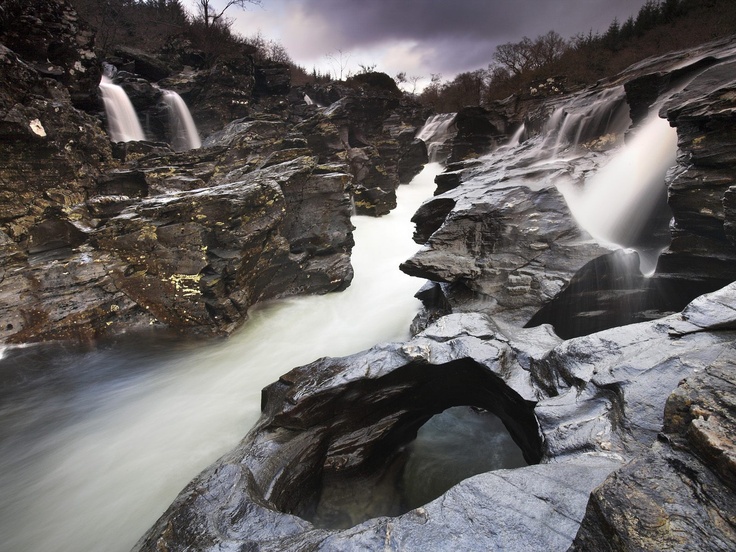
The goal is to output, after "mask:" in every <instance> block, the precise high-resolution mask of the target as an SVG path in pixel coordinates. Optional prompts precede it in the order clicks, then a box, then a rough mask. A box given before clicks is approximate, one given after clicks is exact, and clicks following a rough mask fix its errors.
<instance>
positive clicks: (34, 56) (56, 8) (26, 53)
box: [0, 0, 100, 109]
mask: <svg viewBox="0 0 736 552" xmlns="http://www.w3.org/2000/svg"><path fill="white" fill-rule="evenodd" d="M0 17H2V21H0V43H2V44H3V45H4V46H5V47H7V48H9V49H10V50H13V51H14V52H15V53H16V54H17V55H19V56H20V57H21V58H23V59H24V60H25V61H26V62H27V63H28V64H29V65H30V66H31V67H32V68H33V69H34V70H35V71H36V72H37V73H38V74H39V75H41V76H42V77H50V78H52V79H54V80H56V81H58V82H59V83H60V84H62V85H63V86H64V87H65V88H66V90H67V91H68V93H69V98H70V99H71V102H72V104H73V105H74V106H75V107H78V108H83V109H91V108H94V107H95V106H96V105H97V104H98V96H97V85H98V84H99V82H100V64H99V60H98V59H97V55H96V53H95V42H94V41H95V32H94V31H93V30H92V29H91V28H90V27H89V25H87V23H85V22H84V21H83V20H82V19H80V18H79V16H78V15H77V13H76V11H75V10H74V8H73V7H72V5H71V4H70V3H69V2H67V1H66V0H58V1H51V0H40V1H38V2H7V3H5V5H4V6H3V12H2V14H0ZM9 82H10V81H7V80H5V79H3V83H9Z"/></svg>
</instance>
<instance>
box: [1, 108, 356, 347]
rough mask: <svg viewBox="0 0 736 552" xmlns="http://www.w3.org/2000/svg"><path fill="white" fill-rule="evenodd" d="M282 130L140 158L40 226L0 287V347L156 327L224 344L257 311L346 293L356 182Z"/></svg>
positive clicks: (233, 131)
mask: <svg viewBox="0 0 736 552" xmlns="http://www.w3.org/2000/svg"><path fill="white" fill-rule="evenodd" d="M279 125H281V126H283V123H278V122H273V123H271V124H268V123H266V122H263V123H260V124H255V123H253V124H244V123H236V124H235V125H233V126H232V127H231V128H230V129H228V130H227V131H226V132H224V133H223V134H222V136H221V137H219V138H215V139H213V145H212V146H211V147H210V148H204V149H201V150H192V151H190V152H185V153H180V154H177V153H173V152H169V153H168V154H161V153H149V154H147V155H145V154H144V155H139V154H131V155H129V158H130V159H129V160H128V164H127V166H126V168H125V169H115V170H113V171H111V172H109V173H107V174H104V175H101V176H100V177H99V178H98V179H97V183H96V187H95V188H93V189H91V190H88V191H87V193H86V194H85V195H86V197H87V199H86V200H85V201H84V202H82V203H80V204H77V205H74V206H73V207H72V208H71V211H72V214H74V217H73V218H70V217H68V216H66V217H65V216H62V215H63V214H62V215H60V217H59V218H58V220H56V219H54V220H55V222H53V221H51V220H44V221H43V222H42V223H40V224H39V225H38V227H34V228H33V229H32V231H31V233H30V241H31V243H32V245H33V249H29V250H28V251H27V253H26V256H25V257H18V258H15V259H13V261H14V263H15V264H13V265H12V266H14V267H15V270H13V272H12V277H10V278H8V279H6V284H7V285H6V286H4V292H6V293H7V295H6V296H5V300H4V302H3V304H2V307H3V309H2V312H3V321H4V324H3V337H4V339H5V340H7V341H16V342H19V341H33V340H39V339H52V338H77V339H79V338H82V339H84V338H87V339H88V338H91V337H95V336H100V335H105V334H107V333H114V332H116V331H120V330H121V329H122V328H125V327H135V326H141V325H150V324H164V325H166V326H168V327H171V328H174V329H178V330H181V331H186V332H188V333H192V332H194V333H201V334H205V335H208V334H209V335H212V334H227V333H229V332H231V331H232V330H233V329H235V328H236V327H238V326H239V325H240V324H241V323H242V322H243V320H244V319H245V316H246V311H247V309H248V308H249V307H250V306H251V305H253V304H254V303H255V302H257V301H260V300H265V299H269V298H274V297H282V296H286V295H293V294H297V293H326V292H328V291H334V290H338V289H342V288H344V287H345V286H347V285H348V284H349V282H350V280H351V278H352V268H351V266H350V262H349V258H350V250H351V248H352V244H353V241H352V225H351V224H350V199H349V196H348V193H347V189H348V186H349V184H350V176H349V175H347V174H345V173H344V172H343V170H344V167H343V166H341V165H325V164H320V163H319V162H318V160H317V158H316V157H314V156H313V155H310V154H311V152H310V150H309V149H307V148H301V149H300V148H292V147H290V146H291V145H293V144H292V143H291V142H289V141H284V140H282V139H279V138H278V132H275V131H274V127H277V130H278V127H279ZM218 139H219V140H220V145H216V143H217V141H218ZM226 145H227V146H229V147H227V148H226ZM244 161H245V162H244ZM234 167H238V168H237V169H234ZM60 237H63V241H62V242H61V243H60V242H59V239H60ZM47 274H55V275H56V276H55V278H54V279H49V277H48V276H47ZM62 275H66V276H68V278H67V280H68V281H70V282H73V286H71V287H70V289H69V290H66V289H63V288H64V284H63V281H64V278H63V277H62ZM59 288H62V289H61V290H60V289H59ZM80 289H81V290H82V291H80ZM6 290H7V291H6ZM57 296H58V297H57ZM18 297H20V298H21V301H22V302H23V303H24V304H26V305H28V312H26V311H25V310H22V309H21V310H20V311H19V310H18V309H17V303H18ZM62 305H63V307H62Z"/></svg>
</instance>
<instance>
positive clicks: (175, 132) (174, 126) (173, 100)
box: [161, 90, 202, 151]
mask: <svg viewBox="0 0 736 552" xmlns="http://www.w3.org/2000/svg"><path fill="white" fill-rule="evenodd" d="M161 92H162V93H163V101H164V104H165V105H166V108H167V111H168V113H169V134H170V137H169V143H170V144H171V146H172V147H173V148H174V150H175V151H184V150H190V149H197V148H199V147H201V146H202V142H201V141H200V139H199V132H198V131H197V126H196V125H195V124H194V119H192V114H191V113H190V112H189V108H188V107H187V104H186V103H185V102H184V100H183V99H182V98H181V96H179V94H177V93H176V92H174V91H173V90H161Z"/></svg>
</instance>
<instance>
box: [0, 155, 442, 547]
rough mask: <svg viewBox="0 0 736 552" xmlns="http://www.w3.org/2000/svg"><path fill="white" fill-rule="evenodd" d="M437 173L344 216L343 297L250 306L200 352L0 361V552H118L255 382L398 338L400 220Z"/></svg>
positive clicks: (238, 415) (245, 401) (172, 491)
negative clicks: (349, 269)
mask: <svg viewBox="0 0 736 552" xmlns="http://www.w3.org/2000/svg"><path fill="white" fill-rule="evenodd" d="M438 172H439V165H436V164H433V165H428V166H426V167H425V169H424V170H423V171H422V173H421V174H419V175H418V176H417V177H416V178H415V179H414V180H413V181H412V183H411V184H409V185H406V186H401V187H400V188H399V190H398V191H397V196H398V207H397V208H396V209H395V210H394V211H393V212H391V213H390V214H389V215H386V216H384V217H381V218H380V219H374V218H369V217H355V218H354V219H353V222H354V224H355V226H356V230H355V241H356V246H355V248H354V250H353V266H354V269H355V279H354V281H353V283H352V285H351V286H350V288H348V289H347V290H346V291H344V292H341V293H334V294H328V295H324V296H314V297H302V298H295V299H290V300H286V301H280V302H276V303H273V304H270V305H267V306H265V307H262V308H259V309H256V310H255V311H254V312H252V315H251V319H250V320H249V321H248V322H247V323H246V325H245V326H244V327H243V328H242V330H241V331H240V332H238V333H237V334H236V335H234V336H233V337H232V338H230V339H229V340H226V341H222V342H217V343H215V344H210V345H207V346H202V347H195V346H194V345H190V346H189V347H187V348H186V350H180V351H178V352H168V351H166V350H163V351H162V350H161V349H162V346H161V345H154V346H152V347H150V348H147V346H146V345H145V344H142V343H141V344H134V346H133V347H132V348H130V349H126V350H122V351H121V350H119V349H116V348H113V349H109V350H93V351H90V352H87V353H83V354H72V353H64V352H63V351H62V352H60V353H52V355H51V356H53V358H52V359H51V360H49V359H48V358H46V360H45V361H44V363H43V365H41V364H37V365H35V366H34V357H33V351H34V349H33V348H31V349H23V352H24V353H25V352H26V351H30V352H29V353H28V354H29V355H31V356H29V357H26V360H25V362H23V363H19V364H22V366H23V367H24V369H23V370H19V366H8V365H2V364H0V376H2V377H0V392H2V393H0V440H2V442H3V443H4V444H3V446H2V447H0V489H2V492H1V493H0V550H3V551H5V550H7V551H18V552H87V551H89V552H96V551H102V550H104V551H105V552H116V551H120V552H122V551H127V550H129V549H130V548H131V547H132V546H133V544H134V543H135V542H136V541H137V540H138V538H139V537H140V536H141V535H142V534H143V533H144V532H145V531H146V530H147V529H148V527H150V526H151V525H152V524H153V523H154V521H155V520H156V519H157V517H158V516H159V515H160V514H161V513H162V512H163V511H164V510H165V508H166V507H167V506H168V505H169V504H170V502H171V501H172V500H173V499H174V498H175V497H176V495H177V494H178V492H179V491H180V490H181V489H182V488H183V487H184V486H185V485H186V483H188V482H189V480H190V479H192V478H193V477H194V476H195V475H196V474H197V473H198V472H199V471H200V470H202V469H204V468H205V467H206V466H207V465H209V464H210V463H211V462H213V461H214V460H216V459H217V458H218V457H219V456H220V455H222V454H223V453H224V452H226V451H227V450H229V449H231V448H232V447H233V446H234V445H235V444H236V443H237V442H238V441H239V440H240V439H241V438H242V437H243V436H244V435H245V434H246V433H247V431H248V429H249V428H250V427H251V426H252V424H253V423H254V422H255V420H256V419H257V417H258V415H259V408H260V392H261V389H262V388H263V387H264V386H265V385H267V384H269V383H271V382H272V381H275V380H276V379H278V377H279V376H280V375H281V374H283V373H284V372H286V371H288V370H289V369H291V368H292V367H295V366H298V365H301V364H305V363H307V362H311V361H312V360H315V359H317V358H319V357H322V356H327V355H329V356H340V355H346V354H350V353H354V352H357V351H360V350H363V349H366V348H368V347H370V346H372V345H374V344H375V343H378V342H382V341H391V340H401V339H405V338H406V337H408V327H409V323H410V321H411V319H412V318H413V316H414V315H415V313H416V311H417V309H418V307H419V302H418V301H417V300H416V299H414V298H413V294H414V293H415V292H416V291H417V289H418V288H419V287H421V285H422V282H421V281H420V280H418V279H416V278H411V277H409V276H406V275H405V274H403V273H401V272H400V271H399V270H398V265H399V263H400V262H402V261H404V260H405V259H407V258H408V257H409V256H411V255H412V254H413V253H414V252H415V251H416V250H417V249H418V246H417V245H416V244H415V243H414V242H413V241H412V240H411V234H412V232H413V224H412V223H411V222H410V217H411V216H412V215H413V213H414V212H415V211H416V209H417V208H418V206H419V205H420V204H421V202H422V201H423V200H424V199H425V198H427V197H429V196H430V195H431V194H432V191H433V189H434V177H435V175H436V174H437V173H438ZM48 356H49V355H47V357H48ZM7 360H10V359H7ZM7 360H6V362H7ZM15 372H19V373H18V374H17V376H15ZM6 374H7V376H6ZM6 396H7V400H6Z"/></svg>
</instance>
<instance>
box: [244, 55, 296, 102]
mask: <svg viewBox="0 0 736 552" xmlns="http://www.w3.org/2000/svg"><path fill="white" fill-rule="evenodd" d="M290 88H291V70H290V69H289V66H288V65H286V64H285V63H268V64H266V63H258V64H257V65H256V68H255V86H254V88H253V93H254V94H255V95H256V96H257V97H258V96H278V95H283V94H288V92H289V89H290Z"/></svg>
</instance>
